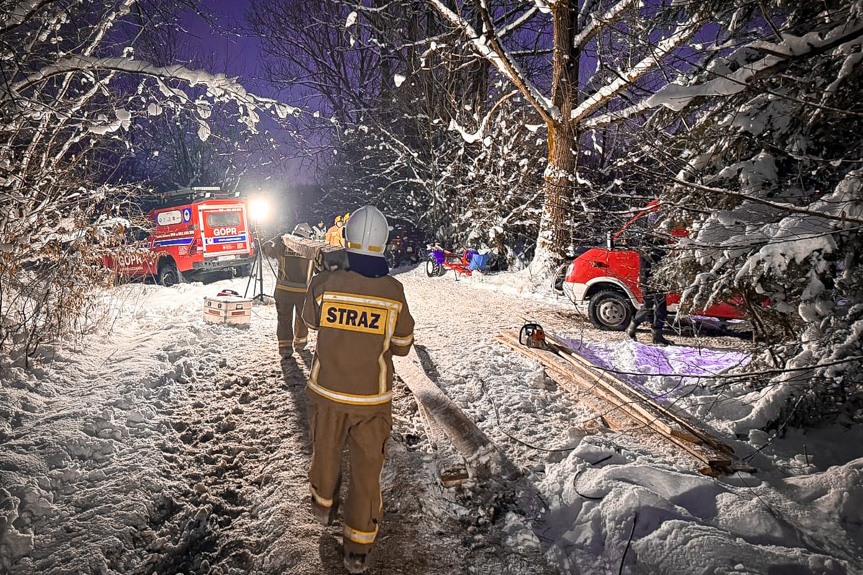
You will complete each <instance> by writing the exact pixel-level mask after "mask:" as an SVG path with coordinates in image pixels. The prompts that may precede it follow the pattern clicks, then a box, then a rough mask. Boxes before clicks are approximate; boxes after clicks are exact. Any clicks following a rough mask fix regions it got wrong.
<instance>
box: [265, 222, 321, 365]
mask: <svg viewBox="0 0 863 575" xmlns="http://www.w3.org/2000/svg"><path fill="white" fill-rule="evenodd" d="M263 251H264V255H266V256H268V257H271V258H275V259H276V260H277V261H278V272H277V274H276V290H275V293H274V294H273V298H274V299H275V300H276V314H277V316H278V326H277V327H276V336H277V338H278V340H279V355H280V356H281V358H282V360H286V359H288V358H289V357H291V355H293V353H294V350H296V351H300V350H302V349H304V348H305V346H306V342H307V341H308V335H309V330H308V328H307V327H306V324H305V322H303V318H302V314H303V303H304V302H305V299H306V292H307V291H308V288H309V281H310V279H311V275H312V262H311V260H309V259H307V258H303V257H300V256H297V255H293V254H291V253H289V252H288V251H287V249H286V248H285V244H284V242H282V239H281V238H276V239H275V240H271V241H269V242H267V243H266V244H264V246H263Z"/></svg>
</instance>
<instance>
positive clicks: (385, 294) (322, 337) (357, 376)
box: [303, 206, 414, 573]
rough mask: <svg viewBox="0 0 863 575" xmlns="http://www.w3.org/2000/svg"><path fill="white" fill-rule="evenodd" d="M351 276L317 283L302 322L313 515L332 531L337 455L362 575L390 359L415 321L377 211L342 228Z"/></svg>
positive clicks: (404, 349)
mask: <svg viewBox="0 0 863 575" xmlns="http://www.w3.org/2000/svg"><path fill="white" fill-rule="evenodd" d="M345 236H346V242H347V246H346V251H347V258H348V263H349V268H348V269H337V270H333V271H325V272H322V273H320V274H318V275H317V276H315V278H314V279H313V280H312V283H311V285H310V286H309V292H308V296H307V297H306V303H305V305H304V307H303V319H304V320H305V322H306V324H307V325H308V326H309V328H311V329H314V330H317V331H318V338H317V349H316V350H315V355H314V359H313V360H312V367H311V373H310V375H309V383H308V386H307V388H306V393H307V395H308V397H309V411H308V420H309V431H310V434H309V436H310V437H311V440H312V462H311V466H310V468H309V488H310V491H311V508H312V513H313V515H314V516H315V518H317V519H318V521H320V522H321V523H322V524H324V525H329V524H331V523H332V522H333V521H334V520H335V517H336V512H337V510H338V508H339V487H340V484H341V477H342V472H341V457H342V451H343V449H344V447H345V444H347V448H348V453H349V461H350V466H351V480H350V485H349V487H348V494H347V499H346V500H345V508H344V517H343V520H344V563H345V567H346V568H347V570H348V572H350V573H362V572H364V571H365V570H366V567H367V566H368V561H367V559H368V554H369V551H370V550H371V548H372V544H373V543H374V541H375V537H376V536H377V533H378V528H379V527H380V522H381V517H382V515H383V501H382V497H381V486H380V477H381V470H382V469H383V465H384V461H385V458H386V442H387V440H388V439H389V437H390V429H391V428H392V383H393V361H392V356H393V355H398V356H404V355H407V353H408V351H409V350H410V347H411V345H412V344H413V329H414V320H413V318H412V317H411V314H410V311H409V310H408V304H407V301H406V300H405V295H404V288H403V287H402V284H401V283H400V282H399V281H398V280H396V279H395V278H393V277H392V276H390V275H388V274H389V268H388V267H387V263H386V259H384V249H385V247H386V243H387V238H388V236H389V226H388V224H387V220H386V218H385V217H384V215H383V214H382V213H381V212H380V211H378V210H377V209H376V208H374V207H373V206H365V207H363V208H360V209H359V210H357V211H356V212H354V214H353V216H352V217H351V219H350V221H349V222H348V225H347V227H346V230H345Z"/></svg>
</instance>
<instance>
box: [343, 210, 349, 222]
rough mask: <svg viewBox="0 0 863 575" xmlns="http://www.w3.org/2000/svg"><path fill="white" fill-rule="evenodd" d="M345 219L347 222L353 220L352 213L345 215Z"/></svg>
mask: <svg viewBox="0 0 863 575" xmlns="http://www.w3.org/2000/svg"><path fill="white" fill-rule="evenodd" d="M343 219H344V220H345V221H348V220H349V219H351V213H350V212H348V213H346V214H345V217H344V218H343Z"/></svg>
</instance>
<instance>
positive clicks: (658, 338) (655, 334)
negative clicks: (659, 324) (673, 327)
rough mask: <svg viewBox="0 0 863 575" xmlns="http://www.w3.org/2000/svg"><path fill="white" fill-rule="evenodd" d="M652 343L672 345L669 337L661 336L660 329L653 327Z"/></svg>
mask: <svg viewBox="0 0 863 575" xmlns="http://www.w3.org/2000/svg"><path fill="white" fill-rule="evenodd" d="M653 344H654V345H674V342H673V341H671V340H670V339H665V338H664V337H663V336H662V329H657V328H653Z"/></svg>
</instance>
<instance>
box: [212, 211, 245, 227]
mask: <svg viewBox="0 0 863 575" xmlns="http://www.w3.org/2000/svg"><path fill="white" fill-rule="evenodd" d="M239 225H240V212H214V213H212V214H207V227H210V228H228V227H237V226H239Z"/></svg>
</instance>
